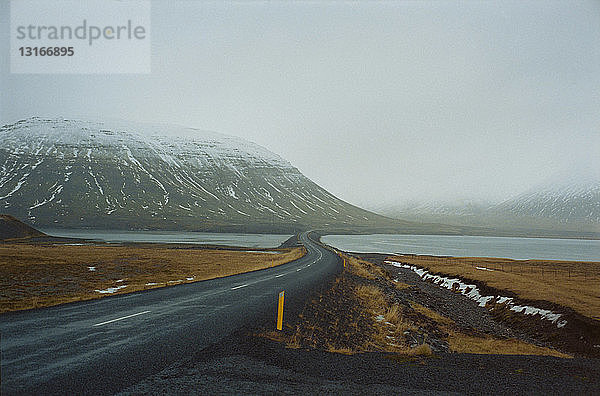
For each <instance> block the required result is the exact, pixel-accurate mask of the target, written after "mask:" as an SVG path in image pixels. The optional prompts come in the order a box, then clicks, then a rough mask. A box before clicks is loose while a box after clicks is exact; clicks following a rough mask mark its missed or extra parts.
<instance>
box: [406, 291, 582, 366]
mask: <svg viewBox="0 0 600 396" xmlns="http://www.w3.org/2000/svg"><path fill="white" fill-rule="evenodd" d="M410 305H411V306H412V307H413V309H414V310H415V311H417V312H420V313H422V314H423V315H425V316H427V317H428V318H430V319H433V320H434V321H436V322H437V323H438V324H439V325H440V327H441V328H443V329H444V330H445V331H446V332H448V344H449V347H450V351H452V352H459V353H476V354H496V355H544V356H556V357H562V358H570V357H571V356H570V355H567V354H564V353H561V352H558V351H556V350H554V349H551V348H543V347H539V346H537V345H533V344H529V343H527V342H524V341H520V340H517V339H500V338H495V337H492V336H489V335H485V336H484V335H482V336H474V335H468V334H465V333H464V332H461V331H460V330H459V329H457V327H456V326H455V323H454V321H453V320H452V319H450V318H447V317H445V316H443V315H440V314H439V313H437V312H435V311H432V310H431V309H429V308H427V307H424V306H422V305H420V304H418V303H415V302H411V303H410Z"/></svg>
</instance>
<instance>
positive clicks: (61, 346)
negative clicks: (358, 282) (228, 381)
mask: <svg viewBox="0 0 600 396" xmlns="http://www.w3.org/2000/svg"><path fill="white" fill-rule="evenodd" d="M300 241H301V242H302V244H303V245H304V246H305V247H306V249H307V254H306V255H305V256H304V257H302V258H300V259H298V260H296V261H293V262H291V263H287V264H284V265H281V266H278V267H275V268H270V269H265V270H261V271H255V272H250V273H246V274H240V275H235V276H230V277H227V278H220V279H213V280H208V281H202V282H196V283H189V284H185V285H180V286H173V287H167V288H160V289H154V290H149V291H144V292H138V293H132V294H127V295H120V296H113V297H107V298H103V299H100V300H94V301H89V302H82V303H74V304H67V305H61V306H56V307H51V308H45V309H38V310H31V311H23V312H15V313H9V314H4V315H0V336H1V340H0V351H1V353H2V355H1V369H2V372H1V374H0V375H1V383H2V385H1V391H2V394H6V395H7V394H16V393H18V394H23V393H26V394H49V393H51V394H82V393H83V394H92V393H93V394H112V393H115V392H118V391H119V390H121V389H124V388H125V387H127V386H130V385H132V384H135V383H137V382H139V381H140V380H142V379H144V378H146V377H147V376H150V375H152V374H155V373H157V372H159V371H161V370H162V369H164V368H165V367H167V366H168V365H170V364H172V363H174V362H176V361H179V360H182V359H185V358H188V357H190V356H191V355H192V354H194V353H197V352H199V351H200V350H202V349H203V348H205V347H207V346H209V345H211V344H213V343H215V342H217V341H219V340H221V339H223V338H224V337H226V336H227V335H229V334H231V333H232V332H234V331H236V330H239V329H243V328H249V329H250V328H252V327H255V326H259V325H264V324H268V323H269V321H273V326H274V325H275V316H276V310H277V298H278V294H279V292H280V291H282V290H285V292H286V302H285V307H286V313H290V312H294V311H295V310H297V309H298V308H299V307H300V306H301V305H302V303H303V302H304V299H305V298H306V296H307V295H308V293H310V291H312V290H314V289H315V288H316V287H318V286H320V285H322V284H323V280H324V279H326V278H328V277H330V276H332V275H334V274H335V273H337V272H338V271H340V270H341V265H340V261H339V259H338V257H337V256H336V255H335V254H333V253H332V252H330V251H329V250H327V249H324V248H323V247H321V246H320V245H319V244H317V243H315V242H314V241H313V240H311V239H310V238H309V235H308V233H303V234H301V235H300ZM284 320H285V318H284Z"/></svg>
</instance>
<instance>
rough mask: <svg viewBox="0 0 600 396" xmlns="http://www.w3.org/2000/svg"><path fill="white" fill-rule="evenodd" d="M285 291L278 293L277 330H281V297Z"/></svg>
mask: <svg viewBox="0 0 600 396" xmlns="http://www.w3.org/2000/svg"><path fill="white" fill-rule="evenodd" d="M284 294H285V291H282V292H281V293H279V305H278V307H277V330H282V329H283V296H284Z"/></svg>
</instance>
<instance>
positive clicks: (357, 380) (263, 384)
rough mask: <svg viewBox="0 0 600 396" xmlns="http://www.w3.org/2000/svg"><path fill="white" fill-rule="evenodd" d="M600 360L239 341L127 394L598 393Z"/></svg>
mask: <svg viewBox="0 0 600 396" xmlns="http://www.w3.org/2000/svg"><path fill="white" fill-rule="evenodd" d="M598 392H600V361H598V360H597V359H584V358H576V359H559V358H553V357H545V356H502V355H470V354H455V353H442V354H438V355H437V356H436V357H435V358H428V359H419V358H412V359H411V358H398V357H397V355H393V354H387V353H378V352H371V353H361V354H355V355H342V354H338V353H329V352H326V351H322V350H317V349H312V350H306V349H290V348H286V347H285V346H284V345H283V344H281V343H277V342H274V341H270V340H267V339H265V338H260V337H252V336H249V335H247V334H243V333H240V334H236V335H233V336H231V337H229V338H227V339H225V340H224V341H222V342H220V343H218V344H216V345H213V346H212V347H210V348H207V349H205V350H203V351H201V353H199V354H198V355H197V356H196V357H195V358H194V359H192V360H190V361H187V362H183V363H180V364H177V365H175V366H173V367H171V368H169V369H167V370H164V371H163V372H162V373H160V374H158V375H156V376H154V377H152V378H150V379H148V380H146V381H144V382H142V383H140V384H138V385H136V386H133V387H131V388H129V389H126V390H125V391H124V392H123V394H182V395H183V394H218V395H221V394H261V395H262V394H267V395H268V394H352V395H354V394H356V395H360V394H362V395H364V394H409V395H410V394H415V395H417V394H423V395H424V394H490V393H498V394H509V393H510V394H556V395H558V394H598Z"/></svg>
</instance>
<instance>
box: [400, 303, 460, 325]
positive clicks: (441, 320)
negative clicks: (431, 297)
mask: <svg viewBox="0 0 600 396" xmlns="http://www.w3.org/2000/svg"><path fill="white" fill-rule="evenodd" d="M410 306H411V307H412V308H413V309H414V310H415V311H417V312H420V313H421V314H423V315H425V316H427V317H428V318H430V319H432V320H434V321H435V322H437V323H439V324H442V325H452V324H454V321H453V320H452V319H450V318H447V317H445V316H443V315H440V314H439V313H437V312H435V311H433V310H431V309H429V308H427V307H424V306H423V305H421V304H418V303H416V302H414V301H411V303H410Z"/></svg>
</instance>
